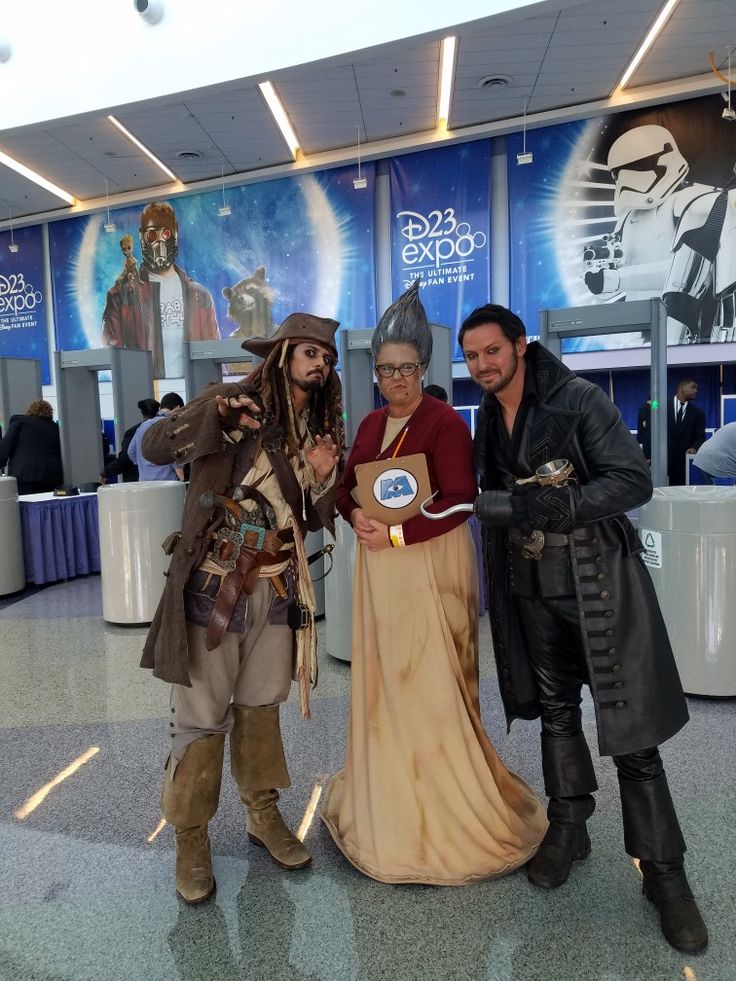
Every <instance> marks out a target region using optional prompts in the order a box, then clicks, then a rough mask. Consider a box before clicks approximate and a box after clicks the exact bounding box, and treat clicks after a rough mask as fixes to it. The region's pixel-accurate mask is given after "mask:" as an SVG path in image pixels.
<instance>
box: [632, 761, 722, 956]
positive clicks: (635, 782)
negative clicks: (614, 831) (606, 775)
mask: <svg viewBox="0 0 736 981" xmlns="http://www.w3.org/2000/svg"><path fill="white" fill-rule="evenodd" d="M614 762H615V764H616V767H617V768H618V781H619V788H620V791H621V811H622V814H623V825H624V846H625V848H626V851H627V853H628V854H629V855H631V856H633V857H634V858H638V859H639V860H640V866H639V867H640V871H641V874H642V880H643V886H642V888H643V892H644V895H645V896H646V897H647V899H649V900H650V901H651V902H652V903H654V905H655V906H656V907H657V910H658V912H659V916H660V921H661V926H662V933H663V934H664V936H665V939H666V940H667V942H668V943H670V944H671V945H672V946H673V947H675V948H676V949H677V950H682V951H685V952H686V953H695V952H697V951H701V950H704V949H705V948H706V947H707V945H708V929H707V927H706V925H705V923H704V922H703V918H702V916H701V914H700V911H699V909H698V906H697V903H696V902H695V899H694V898H693V894H692V891H691V890H690V885H689V884H688V881H687V877H686V875H685V862H684V855H685V847H686V846H685V839H684V838H683V836H682V832H681V830H680V822H679V821H678V819H677V813H676V811H675V805H674V804H673V802H672V796H671V795H670V790H669V786H668V784H667V775H666V773H665V772H664V767H663V765H662V760H661V757H660V755H659V750H658V749H657V748H656V747H654V748H653V749H647V750H642V751H641V752H639V753H630V754H627V755H626V756H615V757H614Z"/></svg>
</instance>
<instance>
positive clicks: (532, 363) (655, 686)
mask: <svg viewBox="0 0 736 981" xmlns="http://www.w3.org/2000/svg"><path fill="white" fill-rule="evenodd" d="M526 364H527V368H526V370H527V371H533V372H534V379H535V382H536V388H537V399H536V400H535V401H534V403H533V404H532V406H531V407H530V408H529V411H528V414H527V416H526V419H525V425H524V430H523V433H522V435H521V440H520V442H519V443H518V451H517V453H516V458H515V469H516V472H515V473H511V472H510V470H509V468H508V467H505V466H504V465H503V463H502V461H501V457H500V456H499V455H498V454H497V453H496V452H495V448H494V446H493V445H492V443H491V442H490V441H489V438H488V437H489V409H490V405H491V403H490V402H489V400H490V399H491V398H492V396H489V395H486V396H485V398H484V401H483V403H482V404H481V412H480V415H479V420H478V427H477V431H476V435H475V453H476V464H477V468H478V473H479V474H480V478H481V487H482V489H483V490H495V491H497V492H499V493H498V494H497V497H498V512H499V521H498V522H494V524H504V523H507V522H508V517H507V518H506V521H504V518H503V514H504V513H505V514H506V515H507V516H510V515H509V512H510V507H509V491H510V489H511V488H512V487H513V485H514V481H515V479H516V478H517V477H526V476H529V475H531V474H532V473H533V472H534V471H535V470H536V468H537V467H539V466H541V465H542V464H543V463H546V462H548V461H550V460H554V459H559V458H565V459H568V460H570V461H571V462H572V464H573V466H574V468H575V473H576V475H577V478H578V483H577V484H572V485H568V486H566V487H560V488H548V489H547V490H545V491H544V492H543V493H542V497H541V498H540V500H539V509H538V512H537V513H536V514H535V517H534V520H533V522H532V523H533V525H534V527H536V528H539V529H540V530H543V531H545V530H546V531H550V532H556V533H559V534H570V533H571V532H573V531H574V530H575V529H578V528H588V529H589V532H588V537H587V541H586V542H574V541H571V544H569V545H568V546H567V548H568V550H569V562H570V574H571V579H572V583H573V587H574V593H575V596H576V598H577V602H578V607H579V610H580V624H581V635H582V641H583V648H584V655H585V661H586V664H587V668H588V676H589V681H590V688H591V693H592V696H593V702H594V705H595V713H596V721H597V725H598V746H599V750H600V753H601V755H603V756H617V755H621V754H624V753H631V752H635V751H637V750H640V749H645V748H648V747H651V746H657V745H659V744H660V743H662V742H664V741H665V740H666V739H669V738H670V737H671V736H673V735H674V734H675V733H676V732H678V731H679V730H680V729H681V728H682V726H683V725H685V723H686V722H687V720H688V711H687V705H686V702H685V698H684V695H683V693H682V686H681V684H680V679H679V675H678V673H677V668H676V665H675V662H674V657H673V654H672V648H671V646H670V642H669V638H668V636H667V628H666V627H665V624H664V621H663V619H662V614H661V612H660V609H659V604H658V602H657V597H656V594H655V592H654V587H653V585H652V581H651V579H650V577H649V573H648V572H647V569H646V567H645V566H644V564H643V562H642V560H641V557H640V553H641V551H642V545H641V542H640V541H639V538H638V535H637V534H636V531H635V530H634V528H633V526H632V525H631V522H630V521H629V520H628V518H627V517H626V515H625V513H624V512H625V511H628V510H631V509H632V508H635V507H638V506H640V505H641V504H644V503H646V501H648V500H649V498H650V497H651V494H652V483H651V477H650V474H649V468H648V466H647V465H646V461H645V460H644V458H643V456H642V453H641V450H640V449H639V447H638V446H637V444H636V441H635V440H634V437H633V436H632V435H631V433H630V432H629V431H628V429H626V427H625V425H624V423H623V421H622V420H621V416H620V414H619V412H618V410H617V409H616V407H615V406H614V405H613V404H612V402H611V401H610V400H609V399H608V398H607V397H606V395H605V394H604V392H603V391H602V390H601V389H600V388H599V387H598V386H597V385H593V384H591V383H589V382H586V381H584V380H583V379H581V378H578V377H577V376H576V375H575V374H574V373H573V372H572V371H570V370H569V369H568V368H566V367H565V366H564V365H563V364H562V362H560V361H559V360H558V359H557V358H555V357H554V356H553V355H552V354H551V353H550V352H549V351H547V350H546V348H544V347H542V346H541V345H540V344H537V343H532V344H530V345H529V347H528V348H527V353H526ZM571 537H572V536H571ZM486 556H487V575H488V587H489V589H488V595H489V604H490V617H491V631H492V635H493V644H494V652H495V656H496V661H497V665H498V675H499V684H500V687H501V695H502V698H503V702H504V706H505V710H506V717H507V722H508V725H509V726H510V725H511V722H512V721H513V719H514V718H526V719H532V718H537V717H538V716H539V706H538V704H537V694H536V685H535V682H534V677H533V675H532V671H531V668H530V665H529V662H528V659H527V657H526V651H525V649H524V641H523V638H522V634H521V630H520V627H519V624H518V621H517V619H516V609H515V605H514V602H513V596H512V593H511V562H510V559H509V550H508V528H506V527H494V528H489V529H487V534H486ZM543 565H544V563H540V568H541V567H542V566H543ZM540 574H541V575H543V574H544V573H543V572H542V573H540Z"/></svg>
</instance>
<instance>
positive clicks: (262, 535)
mask: <svg viewBox="0 0 736 981" xmlns="http://www.w3.org/2000/svg"><path fill="white" fill-rule="evenodd" d="M247 531H255V532H257V533H258V541H257V542H256V545H255V550H256V552H260V551H261V550H262V549H263V544H264V542H265V541H266V529H265V528H262V527H261V526H260V525H251V524H248V522H247V521H244V522H243V524H242V525H241V526H240V541H241V543H242V542H243V541H244V540H245V533H246V532H247ZM248 547H249V548H250V546H248Z"/></svg>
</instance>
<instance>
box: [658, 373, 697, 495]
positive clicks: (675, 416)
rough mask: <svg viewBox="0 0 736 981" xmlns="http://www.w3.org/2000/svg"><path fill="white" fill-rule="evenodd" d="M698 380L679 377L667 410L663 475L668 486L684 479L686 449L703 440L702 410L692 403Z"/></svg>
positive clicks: (684, 480) (678, 483) (693, 451)
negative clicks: (665, 472) (665, 455)
mask: <svg viewBox="0 0 736 981" xmlns="http://www.w3.org/2000/svg"><path fill="white" fill-rule="evenodd" d="M697 394H698V383H697V382H696V381H693V379H692V378H682V379H681V380H680V381H679V382H678V383H677V392H676V393H675V396H674V398H672V399H670V405H669V409H668V411H667V476H668V477H669V480H670V487H675V486H683V485H684V484H686V483H687V479H686V471H685V467H686V464H687V460H686V459H685V455H686V454H687V453H695V452H696V451H697V450H698V449H699V448H700V447H701V446H702V445H703V443H704V442H705V413H704V412H703V410H702V409H699V408H698V406H697V405H695V401H694V400H695V398H696V397H697Z"/></svg>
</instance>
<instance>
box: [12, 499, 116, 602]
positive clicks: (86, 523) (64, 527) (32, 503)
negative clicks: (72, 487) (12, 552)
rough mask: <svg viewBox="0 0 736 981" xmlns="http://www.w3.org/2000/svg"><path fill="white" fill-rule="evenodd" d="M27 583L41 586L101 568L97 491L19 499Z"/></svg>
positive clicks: (87, 573)
mask: <svg viewBox="0 0 736 981" xmlns="http://www.w3.org/2000/svg"><path fill="white" fill-rule="evenodd" d="M19 503H20V524H21V534H22V536H23V559H24V561H25V566H26V582H32V583H35V584H36V585H37V586H42V585H43V584H44V583H48V582H58V581H59V580H61V579H73V578H74V577H75V576H88V575H89V574H90V573H92V572H99V571H100V535H99V527H98V521H97V494H80V495H79V496H75V497H54V495H53V494H26V495H24V496H23V497H20V498H19Z"/></svg>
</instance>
